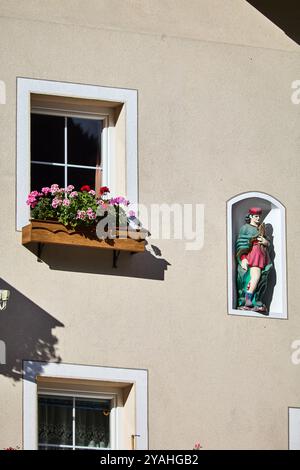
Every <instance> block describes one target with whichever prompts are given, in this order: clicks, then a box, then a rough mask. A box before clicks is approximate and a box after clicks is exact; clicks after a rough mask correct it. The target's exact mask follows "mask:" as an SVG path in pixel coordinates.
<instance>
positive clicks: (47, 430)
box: [38, 397, 73, 449]
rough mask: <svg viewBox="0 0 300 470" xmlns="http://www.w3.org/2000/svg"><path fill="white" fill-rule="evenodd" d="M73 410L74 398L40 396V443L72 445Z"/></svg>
mask: <svg viewBox="0 0 300 470" xmlns="http://www.w3.org/2000/svg"><path fill="white" fill-rule="evenodd" d="M72 411H73V399H72V398H67V397H62V398H58V397H39V405H38V442H39V444H55V445H72V440H73V439H72ZM42 448H43V446H41V449H42Z"/></svg>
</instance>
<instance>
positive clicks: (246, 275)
mask: <svg viewBox="0 0 300 470" xmlns="http://www.w3.org/2000/svg"><path fill="white" fill-rule="evenodd" d="M258 236H259V232H258V229H257V227H254V226H253V225H250V224H244V225H243V226H242V227H241V229H240V232H239V235H238V237H237V240H236V245H235V248H236V258H237V263H238V266H237V307H243V306H244V305H245V294H246V291H247V286H248V284H249V281H250V269H249V268H248V269H247V271H245V270H244V269H243V268H242V265H241V261H242V260H241V256H242V255H244V254H245V255H247V254H248V253H249V252H250V251H251V249H252V244H253V242H254V241H255V240H256V239H257V237H258ZM271 267H272V263H271V262H269V264H267V265H266V266H265V267H264V268H263V269H262V271H261V277H260V280H259V283H258V285H257V288H256V291H255V294H254V297H253V300H252V304H253V306H254V307H261V306H262V305H263V296H264V293H265V291H266V288H267V281H268V276H269V272H270V269H271Z"/></svg>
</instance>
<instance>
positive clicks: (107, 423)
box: [38, 392, 117, 450]
mask: <svg viewBox="0 0 300 470" xmlns="http://www.w3.org/2000/svg"><path fill="white" fill-rule="evenodd" d="M116 403H117V397H116V396H113V395H112V396H106V397H105V396H101V395H99V396H94V397H90V396H84V395H81V396H80V395H76V396H74V395H71V394H69V395H67V394H66V393H65V392H61V394H57V393H56V394H49V393H48V394H39V398H38V449H39V450H76V449H88V450H93V449H94V450H100V449H110V448H111V447H112V446H113V445H114V442H115V426H114V424H115V423H114V420H113V415H114V413H113V412H114V410H115V408H116Z"/></svg>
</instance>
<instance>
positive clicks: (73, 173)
mask: <svg viewBox="0 0 300 470" xmlns="http://www.w3.org/2000/svg"><path fill="white" fill-rule="evenodd" d="M98 181H99V183H98ZM68 184H72V185H73V186H74V187H75V189H76V190H77V191H79V190H80V188H81V187H82V186H84V185H89V186H90V187H91V189H95V188H96V190H97V188H98V187H99V188H100V185H101V170H100V169H99V170H88V169H86V168H68Z"/></svg>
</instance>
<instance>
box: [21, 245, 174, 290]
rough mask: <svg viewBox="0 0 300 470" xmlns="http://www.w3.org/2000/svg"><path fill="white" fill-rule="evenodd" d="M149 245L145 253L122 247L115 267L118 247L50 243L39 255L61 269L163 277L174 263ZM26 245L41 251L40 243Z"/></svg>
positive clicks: (116, 274) (140, 276)
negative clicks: (131, 251)
mask: <svg viewBox="0 0 300 470" xmlns="http://www.w3.org/2000/svg"><path fill="white" fill-rule="evenodd" d="M147 246H148V250H146V251H145V252H142V253H129V252H127V251H121V252H120V254H119V256H117V259H115V261H116V264H117V267H113V264H114V259H113V253H114V250H104V249H96V248H86V247H78V246H74V247H73V246H62V245H50V244H47V245H43V246H42V250H41V253H40V256H39V258H40V260H41V261H42V262H44V263H46V264H47V265H48V266H49V268H50V269H55V270H59V271H71V272H80V273H89V274H105V275H110V276H126V277H134V278H144V279H154V280H158V281H163V280H164V279H165V271H166V270H167V269H168V266H170V263H169V262H168V261H167V260H165V259H164V258H162V253H161V251H160V249H159V248H158V247H156V246H154V245H149V244H148V245H147ZM150 247H151V248H150ZM26 248H28V249H29V250H30V251H31V252H32V253H34V254H35V255H37V244H36V243H31V244H29V245H27V246H26ZM150 250H151V251H150Z"/></svg>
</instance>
